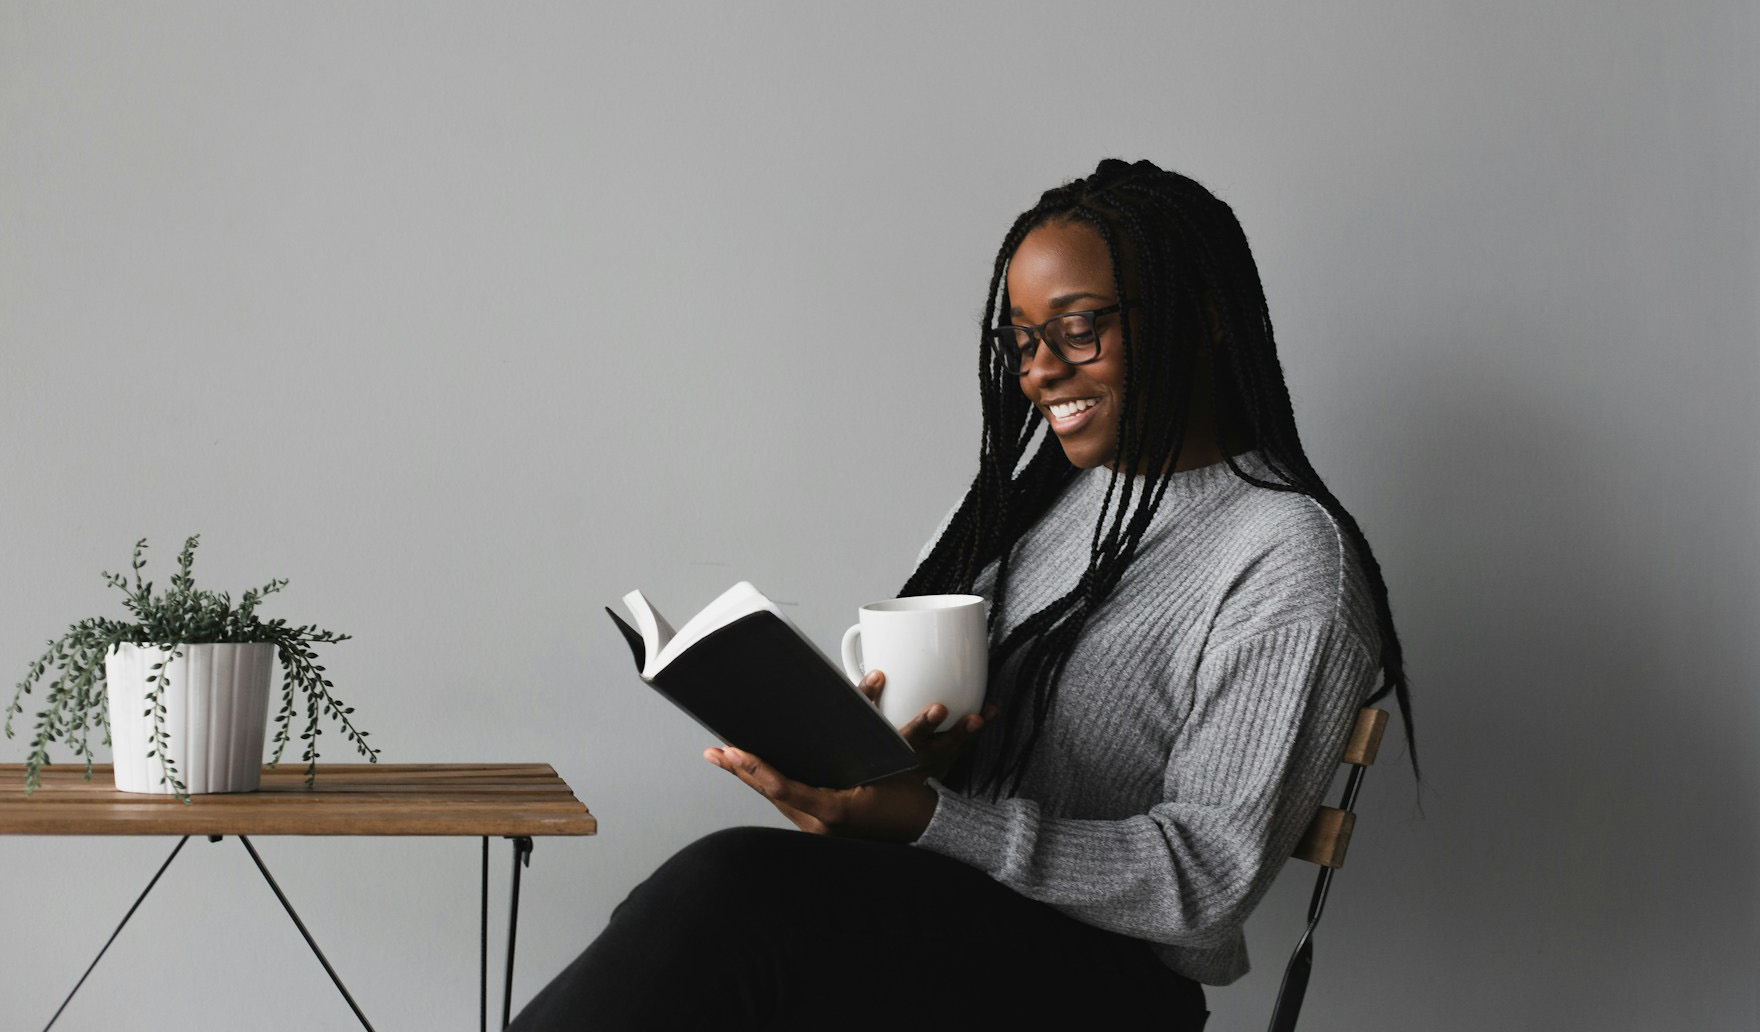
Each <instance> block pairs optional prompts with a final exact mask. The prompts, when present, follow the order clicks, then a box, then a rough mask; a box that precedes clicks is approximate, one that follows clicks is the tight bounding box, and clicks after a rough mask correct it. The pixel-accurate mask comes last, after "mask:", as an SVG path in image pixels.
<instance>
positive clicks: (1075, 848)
mask: <svg viewBox="0 0 1760 1032" xmlns="http://www.w3.org/2000/svg"><path fill="white" fill-rule="evenodd" d="M1375 670H1376V665H1375V661H1374V660H1373V659H1372V658H1371V657H1370V656H1369V655H1368V654H1367V652H1366V651H1365V650H1364V649H1363V647H1362V646H1361V645H1360V644H1359V643H1358V642H1356V641H1354V640H1353V639H1352V638H1350V637H1349V636H1348V634H1346V633H1343V632H1342V629H1341V628H1339V627H1337V626H1335V625H1328V624H1317V623H1297V624H1290V625H1286V626H1283V627H1279V628H1277V629H1275V630H1272V631H1268V632H1266V633H1264V634H1260V635H1255V636H1253V637H1251V638H1248V639H1246V640H1244V641H1240V642H1238V643H1236V644H1234V645H1231V646H1229V647H1228V648H1226V649H1224V650H1222V651H1219V652H1216V653H1213V654H1211V655H1209V656H1207V657H1206V658H1205V662H1204V664H1203V665H1202V667H1201V668H1200V671H1199V675H1198V678H1199V703H1198V705H1199V707H1201V710H1202V711H1201V712H1194V714H1193V718H1194V719H1191V720H1188V721H1187V722H1186V724H1185V726H1184V729H1183V731H1182V733H1181V734H1180V736H1179V739H1178V741H1177V743H1176V745H1175V755H1174V757H1173V759H1172V761H1171V762H1170V763H1169V764H1168V767H1167V771H1166V775H1165V778H1164V781H1163V792H1164V796H1165V798H1164V801H1162V802H1161V803H1158V804H1156V805H1155V806H1153V807H1151V808H1150V809H1149V811H1148V812H1147V813H1144V814H1141V815H1138V816H1133V817H1127V818H1124V819H1122V820H1111V821H1099V820H1072V819H1067V818H1055V817H1047V816H1044V815H1043V814H1041V813H1040V812H1039V807H1038V805H1037V804H1036V803H1034V802H1033V801H1031V800H1027V799H1004V800H1002V801H1000V802H996V803H991V802H988V801H985V800H980V799H973V798H968V797H966V796H962V795H959V794H957V793H953V792H950V791H947V790H945V789H940V788H939V786H938V791H939V792H940V800H939V802H938V805H937V806H936V810H935V816H934V819H933V820H932V821H931V822H930V824H929V827H928V828H927V830H925V831H924V832H923V835H922V837H921V838H920V839H918V843H917V844H918V845H919V846H922V847H923V848H926V849H932V850H934V851H936V852H938V853H944V854H946V855H948V856H951V857H955V858H957V859H959V860H963V861H964V862H966V863H968V864H971V865H972V866H974V867H976V868H978V869H979V870H982V871H984V872H986V873H988V874H989V875H990V876H991V877H993V878H995V879H996V880H997V881H999V882H1001V883H1003V884H1004V885H1007V886H1009V887H1010V888H1012V889H1014V890H1015V891H1017V892H1019V893H1020V894H1022V895H1023V896H1027V897H1028V898H1030V899H1036V900H1039V901H1041V902H1044V903H1049V904H1051V905H1052V906H1055V907H1057V908H1058V909H1060V910H1062V911H1064V912H1065V913H1068V914H1069V915H1071V916H1072V917H1075V918H1076V919H1078V920H1080V921H1083V922H1085V923H1087V924H1092V925H1096V926H1099V927H1101V928H1107V929H1110V930H1112V931H1116V932H1121V933H1123V934H1126V935H1131V936H1135V937H1137V938H1141V939H1148V940H1151V941H1153V942H1158V943H1166V944H1169V945H1172V946H1182V947H1188V948H1190V947H1196V948H1199V949H1204V948H1212V949H1213V948H1215V947H1217V946H1221V945H1224V944H1226V943H1228V942H1230V941H1232V940H1233V938H1234V937H1236V936H1238V930H1239V928H1240V925H1241V924H1242V923H1243V922H1244V921H1245V920H1246V916H1247V914H1248V913H1249V912H1250V911H1251V910H1252V908H1253V906H1254V905H1255V904H1257V903H1258V901H1259V898H1260V897H1261V896H1263V895H1264V893H1265V891H1266V889H1267V888H1269V887H1270V884H1271V881H1272V879H1273V878H1274V877H1275V876H1276V874H1277V871H1278V870H1279V868H1281V867H1282V865H1283V862H1284V860H1285V859H1286V858H1287V857H1288V856H1289V853H1290V850H1291V849H1293V848H1294V847H1295V843H1296V841H1297V840H1298V839H1299V838H1300V837H1301V834H1302V830H1303V828H1304V827H1305V826H1306V824H1307V821H1308V820H1309V818H1310V817H1311V816H1312V815H1313V811H1314V808H1315V806H1317V805H1318V803H1319V798H1320V794H1321V793H1322V792H1323V791H1324V789H1325V787H1326V786H1327V785H1328V784H1329V783H1330V782H1331V776H1332V772H1333V770H1334V768H1335V767H1336V765H1337V763H1338V759H1339V756H1340V755H1341V754H1342V752H1343V750H1344V745H1345V740H1346V738H1347V737H1348V736H1349V734H1350V726H1351V720H1352V718H1353V716H1354V714H1355V713H1356V710H1357V707H1358V706H1359V704H1360V703H1361V700H1362V697H1363V693H1364V691H1365V689H1366V687H1367V686H1368V685H1369V684H1370V682H1371V680H1372V678H1373V676H1374V673H1375ZM1223 967H1225V968H1226V967H1227V965H1226V964H1225V965H1223ZM1202 974H1204V975H1209V976H1211V978H1210V979H1203V980H1211V979H1220V980H1228V979H1230V978H1232V977H1235V975H1237V974H1238V972H1227V971H1226V970H1218V971H1206V972H1202Z"/></svg>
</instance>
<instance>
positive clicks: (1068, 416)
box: [1039, 398, 1103, 437]
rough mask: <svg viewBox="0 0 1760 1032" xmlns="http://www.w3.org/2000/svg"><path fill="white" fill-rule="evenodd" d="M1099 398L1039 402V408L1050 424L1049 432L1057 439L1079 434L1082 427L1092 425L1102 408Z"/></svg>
mask: <svg viewBox="0 0 1760 1032" xmlns="http://www.w3.org/2000/svg"><path fill="white" fill-rule="evenodd" d="M1102 407H1103V406H1102V404H1101V399H1099V398H1071V399H1065V400H1059V401H1044V400H1041V401H1040V403H1039V408H1040V410H1041V411H1043V412H1044V413H1045V418H1046V419H1047V420H1049V421H1050V423H1051V430H1052V432H1053V433H1055V434H1057V436H1059V437H1065V436H1068V435H1071V434H1075V433H1079V432H1080V431H1081V430H1082V428H1083V427H1085V426H1087V425H1088V424H1089V423H1092V422H1093V421H1094V420H1095V419H1096V418H1097V417H1098V416H1099V414H1100V409H1101V408H1102Z"/></svg>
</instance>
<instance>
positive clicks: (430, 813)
mask: <svg viewBox="0 0 1760 1032" xmlns="http://www.w3.org/2000/svg"><path fill="white" fill-rule="evenodd" d="M92 771H93V773H92V779H91V780H90V781H87V780H85V765H84V764H71V765H68V766H52V767H45V768H43V778H42V786H41V787H39V788H38V789H37V791H36V793H35V794H33V795H29V796H27V795H25V791H24V765H23V764H20V763H0V835H472V836H475V835H490V836H505V835H533V836H535V835H591V834H594V833H595V832H597V831H598V821H596V820H595V819H594V818H593V815H592V814H591V813H588V812H587V808H586V807H585V806H584V805H582V804H581V801H580V800H578V799H576V798H575V797H574V792H573V790H572V789H570V788H569V787H568V783H567V782H566V781H564V780H562V778H560V777H558V776H557V774H556V771H555V770H554V769H552V768H551V767H550V765H549V764H547V763H321V764H319V765H318V777H317V782H316V784H314V785H313V786H312V787H310V788H307V787H306V782H305V765H304V764H300V763H283V764H282V765H281V766H280V767H279V768H277V769H274V770H271V769H269V768H268V767H264V768H263V782H262V788H261V789H259V790H258V791H256V792H240V793H235V794H226V795H198V796H191V797H190V802H189V804H188V805H187V806H186V805H184V804H183V803H180V802H178V801H177V798H176V797H175V796H158V795H140V794H136V793H132V792H118V791H117V790H116V786H115V782H114V781H113V780H112V778H111V774H110V766H109V765H108V764H99V765H97V766H95V767H93V768H92Z"/></svg>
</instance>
